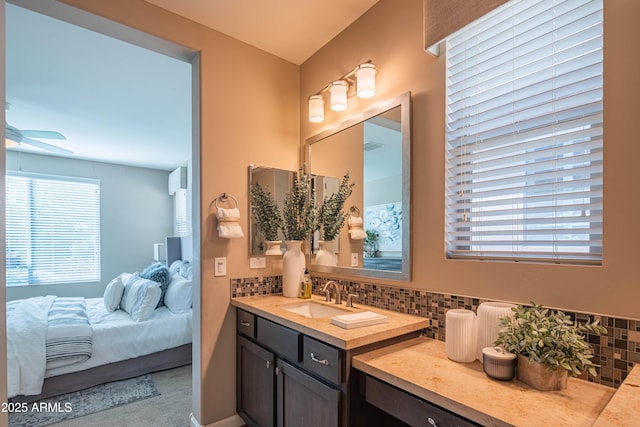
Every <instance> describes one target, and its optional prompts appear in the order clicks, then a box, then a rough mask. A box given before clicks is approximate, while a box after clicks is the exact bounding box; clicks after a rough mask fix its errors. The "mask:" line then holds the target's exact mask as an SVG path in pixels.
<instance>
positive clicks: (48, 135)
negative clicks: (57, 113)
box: [20, 130, 67, 139]
mask: <svg viewBox="0 0 640 427" xmlns="http://www.w3.org/2000/svg"><path fill="white" fill-rule="evenodd" d="M20 132H22V136H26V137H27V138H44V139H67V138H66V137H65V136H64V135H63V134H61V133H60V132H56V131H53V130H21V131H20Z"/></svg>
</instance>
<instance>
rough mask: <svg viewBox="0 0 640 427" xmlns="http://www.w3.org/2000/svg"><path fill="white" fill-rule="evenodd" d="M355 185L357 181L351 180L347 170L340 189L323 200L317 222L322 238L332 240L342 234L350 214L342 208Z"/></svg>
mask: <svg viewBox="0 0 640 427" xmlns="http://www.w3.org/2000/svg"><path fill="white" fill-rule="evenodd" d="M354 185H355V183H353V182H349V172H347V173H346V174H344V176H343V177H342V180H341V181H340V186H339V187H338V191H337V192H335V193H333V194H331V195H330V196H329V197H326V198H325V199H324V200H323V202H322V205H321V206H320V209H319V210H318V224H317V225H318V228H317V229H319V230H320V239H321V240H325V241H331V240H334V239H335V238H336V237H337V236H338V235H339V234H340V230H341V229H342V226H343V225H344V221H345V220H346V219H347V215H348V214H347V213H346V212H342V208H343V207H344V203H345V202H346V200H347V199H348V198H349V196H351V193H352V191H353V186H354Z"/></svg>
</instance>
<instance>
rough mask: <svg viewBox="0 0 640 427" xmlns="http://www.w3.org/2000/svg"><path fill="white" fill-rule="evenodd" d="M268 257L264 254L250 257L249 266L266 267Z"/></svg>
mask: <svg viewBox="0 0 640 427" xmlns="http://www.w3.org/2000/svg"><path fill="white" fill-rule="evenodd" d="M266 267H267V259H266V258H265V257H263V256H259V257H251V258H249V268H266Z"/></svg>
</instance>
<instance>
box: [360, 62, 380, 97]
mask: <svg viewBox="0 0 640 427" xmlns="http://www.w3.org/2000/svg"><path fill="white" fill-rule="evenodd" d="M356 91H357V93H358V98H371V97H372V96H374V95H375V94H376V66H375V65H373V64H372V63H370V62H367V63H364V64H360V65H359V66H358V69H357V70H356Z"/></svg>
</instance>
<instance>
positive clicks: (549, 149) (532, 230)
mask: <svg viewBox="0 0 640 427" xmlns="http://www.w3.org/2000/svg"><path fill="white" fill-rule="evenodd" d="M602 7H603V6H602V0H596V1H588V0H585V1H580V0H568V1H556V0H542V1H530V0H522V1H510V2H508V3H507V4H506V5H505V6H502V7H500V8H498V9H496V10H495V11H494V12H492V13H490V14H488V15H487V16H485V17H483V18H482V19H480V20H478V21H476V22H474V23H472V24H470V25H469V26H467V27H465V28H464V29H462V30H460V31H459V32H457V33H456V34H454V35H452V36H451V37H449V38H448V39H447V41H446V43H447V45H446V52H447V53H446V56H447V189H446V195H447V204H446V205H447V215H446V221H447V235H446V239H447V253H448V256H449V257H451V258H476V259H510V260H534V261H550V262H560V263H595V264H599V263H601V260H602V49H603V44H602V35H603V28H602V19H603V18H602Z"/></svg>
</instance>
